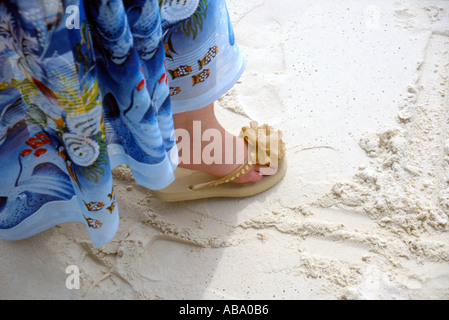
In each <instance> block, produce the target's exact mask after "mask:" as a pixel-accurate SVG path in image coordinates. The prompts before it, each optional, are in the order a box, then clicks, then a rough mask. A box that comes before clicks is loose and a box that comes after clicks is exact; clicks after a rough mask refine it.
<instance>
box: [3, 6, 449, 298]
mask: <svg viewBox="0 0 449 320" xmlns="http://www.w3.org/2000/svg"><path fill="white" fill-rule="evenodd" d="M373 3H374V2H373V1H367V0H341V1H333V0H304V1H297V0H282V1H279V0H230V1H229V2H228V4H229V7H230V13H231V16H232V19H233V21H234V26H235V31H236V34H237V37H238V41H239V44H240V46H241V49H242V50H243V52H244V54H245V56H246V59H247V63H248V67H247V70H246V72H245V74H244V76H243V78H242V79H241V81H240V82H239V83H238V84H237V85H236V86H235V87H234V89H233V90H232V91H231V92H229V94H227V95H226V96H225V97H223V98H222V99H221V100H220V101H219V104H220V106H221V107H222V108H221V109H220V114H219V116H220V119H221V121H222V122H223V123H224V124H225V126H226V127H227V128H229V129H230V130H231V131H233V132H235V133H236V134H237V133H238V131H239V129H240V127H242V126H244V125H247V123H248V121H250V120H257V121H259V122H260V123H264V122H268V123H269V124H270V125H273V126H275V127H279V128H282V130H283V131H284V135H285V140H286V143H287V147H288V151H287V156H288V159H289V171H288V173H287V176H286V178H285V179H284V180H283V181H282V182H281V183H280V184H279V185H278V186H276V187H275V188H273V189H272V190H270V191H268V192H266V193H264V194H262V195H259V196H256V197H252V198H248V199H243V200H233V199H228V200H205V201H194V202H183V203H176V204H167V203H163V202H160V201H158V200H156V199H155V198H153V197H152V195H151V193H150V192H149V191H148V190H145V189H144V188H142V187H139V186H137V185H136V184H135V183H134V181H133V179H132V177H131V176H130V175H129V173H128V171H127V170H126V168H122V167H121V168H118V169H116V170H115V172H114V176H115V181H116V182H115V183H116V190H117V191H116V193H117V197H118V200H119V209H120V216H121V224H120V229H119V231H118V233H117V235H116V236H115V238H114V239H113V241H111V242H110V243H109V244H107V245H106V246H104V247H100V248H94V247H93V246H92V245H91V242H90V239H89V236H88V234H87V231H86V230H85V228H84V226H82V225H79V224H75V223H70V224H65V225H61V226H57V227H55V228H52V229H51V230H48V231H46V232H44V233H42V234H39V235H37V236H35V237H33V238H30V239H27V240H23V241H18V242H12V243H8V242H4V241H0V255H1V257H2V259H1V261H0V298H1V299H15V298H26V299H34V298H44V299H53V298H62V299H103V298H105V299H448V298H449V222H448V219H449V218H448V217H449V123H448V117H449V98H448V97H449V79H448V76H449V52H448V50H449V2H446V1H380V0H379V1H376V2H375V6H373V5H372V4H373ZM70 265H75V266H78V267H79V269H80V272H81V274H80V276H81V279H80V289H79V290H68V289H67V288H66V278H67V277H68V274H66V268H67V267H68V266H70Z"/></svg>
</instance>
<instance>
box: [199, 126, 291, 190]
mask: <svg viewBox="0 0 449 320" xmlns="http://www.w3.org/2000/svg"><path fill="white" fill-rule="evenodd" d="M240 137H241V138H243V139H245V141H246V142H247V143H248V151H249V152H248V153H249V155H248V159H247V160H246V161H245V163H244V164H243V165H241V166H240V167H239V168H238V169H237V170H235V171H234V172H232V173H231V174H229V175H227V176H226V177H223V178H221V179H218V180H215V181H212V182H207V183H202V184H198V185H195V186H190V189H191V190H201V189H204V188H208V187H215V186H218V185H222V184H226V183H230V182H234V181H235V180H236V179H238V178H240V177H242V176H244V175H245V174H247V173H249V172H250V171H251V170H252V169H253V168H254V167H255V166H256V165H261V166H268V167H270V168H271V169H276V168H277V167H278V165H279V162H280V161H281V160H282V159H283V158H284V156H285V143H284V141H283V140H282V132H281V131H280V130H275V129H273V127H271V126H269V125H267V124H264V125H261V126H259V124H258V123H257V122H256V121H252V122H251V123H250V126H249V127H243V128H242V131H241V132H240Z"/></svg>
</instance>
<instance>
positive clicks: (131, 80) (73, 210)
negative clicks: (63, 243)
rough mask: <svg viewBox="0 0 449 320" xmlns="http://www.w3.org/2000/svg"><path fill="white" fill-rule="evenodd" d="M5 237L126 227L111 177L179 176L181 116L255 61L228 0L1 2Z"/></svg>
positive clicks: (154, 182) (0, 165)
mask: <svg viewBox="0 0 449 320" xmlns="http://www.w3.org/2000/svg"><path fill="white" fill-rule="evenodd" d="M0 61H1V65H0V178H1V184H0V237H1V238H3V239H6V240H19V239H24V238H27V237H30V236H32V235H34V234H37V233H39V232H42V231H44V230H46V229H48V228H50V227H53V226H54V225H57V224H61V223H64V222H81V223H83V224H85V225H86V227H87V228H88V230H89V233H90V236H91V239H92V242H93V244H94V245H95V246H100V245H103V244H105V243H107V242H108V241H110V240H111V239H112V238H113V236H114V235H115V233H116V231H117V228H118V225H119V214H118V207H119V205H118V204H117V201H116V198H115V194H114V188H113V179H112V173H111V170H112V169H113V168H115V167H117V166H119V165H123V164H126V165H128V166H129V167H130V169H131V172H132V174H133V177H134V178H135V180H136V183H138V184H140V185H143V186H145V187H147V188H149V189H152V190H158V189H162V188H165V187H166V186H168V185H169V184H170V183H172V182H173V180H174V175H173V171H174V169H175V168H176V167H177V163H178V150H177V147H176V142H175V135H174V126H173V113H179V112H184V111H189V110H194V109H197V108H201V107H204V106H206V105H208V104H210V103H212V102H214V101H215V100H217V99H218V98H220V96H222V95H223V94H224V93H225V92H226V91H228V90H229V89H230V88H231V87H232V86H233V85H234V84H235V82H236V81H237V79H238V78H239V77H240V75H241V73H242V71H243V69H244V61H243V58H242V56H241V54H240V51H239V49H238V47H237V45H236V44H235V39H234V34H233V31H232V26H231V23H230V19H229V15H228V11H227V9H226V4H225V2H224V0H98V1H93V0H86V1H83V0H7V1H2V2H1V3H0Z"/></svg>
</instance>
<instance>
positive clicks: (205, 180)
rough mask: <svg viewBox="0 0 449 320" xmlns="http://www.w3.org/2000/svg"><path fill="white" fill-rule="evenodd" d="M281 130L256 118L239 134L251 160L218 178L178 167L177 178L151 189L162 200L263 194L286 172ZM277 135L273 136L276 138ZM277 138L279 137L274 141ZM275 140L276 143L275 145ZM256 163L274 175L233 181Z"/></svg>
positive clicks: (174, 200) (172, 200)
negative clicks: (154, 189) (244, 142)
mask: <svg viewBox="0 0 449 320" xmlns="http://www.w3.org/2000/svg"><path fill="white" fill-rule="evenodd" d="M281 134H282V133H281V132H280V131H279V130H277V131H276V130H274V129H273V128H272V127H270V126H268V125H263V126H260V127H259V126H258V124H257V122H255V121H253V122H251V124H250V127H244V128H242V132H241V133H240V136H241V137H242V138H244V139H245V140H246V141H247V143H248V147H249V148H250V150H251V152H250V155H249V158H248V160H247V161H246V162H245V163H244V164H243V165H241V166H240V167H239V168H238V169H237V170H235V171H234V172H232V173H231V174H229V175H227V176H226V177H223V178H220V179H217V178H216V177H214V176H212V175H210V174H207V173H205V172H202V171H198V170H189V169H184V168H177V169H176V170H175V181H174V182H173V183H172V184H171V185H170V186H168V187H167V188H165V189H163V190H158V191H152V193H153V195H154V196H155V197H156V198H157V199H159V200H162V201H166V202H176V201H188V200H198V199H206V198H244V197H249V196H253V195H256V194H260V193H262V192H264V191H266V190H268V189H270V188H272V187H273V186H275V185H276V184H277V183H278V182H279V181H281V180H282V178H283V177H284V176H285V174H286V172H287V161H286V159H285V143H284V142H283V141H282V139H281ZM273 137H274V139H273ZM275 139H276V140H275ZM273 142H275V143H276V146H275V147H274V148H273V147H272V145H273ZM256 165H267V166H269V167H270V168H272V169H275V170H276V173H275V174H272V175H267V176H263V178H262V180H260V181H257V182H247V183H233V181H234V180H235V179H237V178H239V177H242V176H244V175H245V174H247V173H248V172H251V170H252V169H253V168H254V167H255V166H256Z"/></svg>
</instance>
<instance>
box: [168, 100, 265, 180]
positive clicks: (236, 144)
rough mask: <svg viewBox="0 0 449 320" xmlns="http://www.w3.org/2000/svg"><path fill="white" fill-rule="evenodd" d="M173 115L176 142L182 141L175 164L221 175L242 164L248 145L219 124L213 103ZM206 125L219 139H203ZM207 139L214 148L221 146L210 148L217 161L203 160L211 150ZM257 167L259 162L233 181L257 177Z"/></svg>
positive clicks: (219, 176) (179, 143)
mask: <svg viewBox="0 0 449 320" xmlns="http://www.w3.org/2000/svg"><path fill="white" fill-rule="evenodd" d="M173 119H174V123H175V129H176V132H177V139H178V141H177V142H178V146H181V145H183V147H181V148H180V150H179V157H180V163H179V167H181V168H185V169H191V170H199V171H202V172H206V173H208V174H211V175H213V176H215V177H217V178H222V177H225V176H227V175H228V174H230V173H232V172H234V171H235V170H237V169H238V168H239V167H240V166H241V165H242V164H243V162H242V160H244V159H247V152H248V148H247V145H246V143H245V142H244V141H243V139H242V138H240V137H237V136H234V135H232V134H231V133H229V132H227V131H226V130H225V129H224V128H223V127H222V126H221V124H220V123H219V122H218V120H217V118H216V116H215V112H214V104H211V105H209V106H207V107H204V108H202V109H199V110H194V111H189V112H183V113H179V114H175V115H174V116H173ZM210 129H213V131H212V132H215V133H216V134H217V135H219V136H220V137H221V141H213V140H212V139H213V138H212V139H211V140H212V141H203V137H204V136H205V135H204V133H207V132H209V133H210V132H211V130H210ZM208 130H209V131H208ZM180 133H181V134H180ZM180 136H182V139H190V141H181V140H182V139H180ZM211 142H216V144H215V145H218V147H217V148H219V147H220V146H221V150H217V148H214V149H213V152H212V157H213V158H214V159H220V160H221V161H213V162H212V163H210V161H206V162H208V163H205V159H206V158H207V157H208V156H210V153H211V148H210V144H211ZM208 146H209V147H208ZM183 152H186V153H188V155H187V156H186V155H185V154H184V155H183ZM215 152H218V154H215ZM220 153H221V154H220ZM189 155H190V156H189ZM230 160H232V161H230ZM259 169H260V167H259V166H255V167H254V169H252V170H251V171H250V172H249V173H247V174H245V175H244V176H242V177H240V178H238V179H236V180H234V182H235V183H245V182H250V181H259V180H261V179H262V175H261V174H260V172H259Z"/></svg>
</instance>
